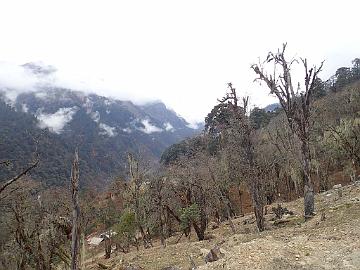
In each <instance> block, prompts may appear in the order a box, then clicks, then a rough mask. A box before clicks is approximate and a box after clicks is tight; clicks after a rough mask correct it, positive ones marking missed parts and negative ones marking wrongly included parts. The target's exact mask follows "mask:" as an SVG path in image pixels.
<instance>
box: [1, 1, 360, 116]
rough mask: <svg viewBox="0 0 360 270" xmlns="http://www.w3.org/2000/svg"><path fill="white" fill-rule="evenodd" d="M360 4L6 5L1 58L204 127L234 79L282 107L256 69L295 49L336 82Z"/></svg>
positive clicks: (353, 42) (356, 48)
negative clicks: (270, 55) (164, 108)
mask: <svg viewBox="0 0 360 270" xmlns="http://www.w3.org/2000/svg"><path fill="white" fill-rule="evenodd" d="M359 10H360V5H359V4H357V1H346V0H342V1H329V0H328V1H319V0H318V1H315V0H312V1H304V0H302V1H296V2H295V1H269V0H264V1H240V0H238V1H226V0H221V1H220V0H218V1H211V0H201V1H200V0H191V1H187V0H181V1H180V0H179V1H172V0H164V1H156V0H151V1H150V0H143V1H136V0H128V1H120V0H117V1H110V0H105V1H104V0H103V1H100V0H99V1H91V0H84V1H80V0H71V1H65V0H59V1H55V0H53V1H49V0H44V1H35V0H32V1H29V0H24V1H16V0H2V1H1V2H0V30H1V31H0V37H1V38H0V61H3V62H8V63H14V64H23V63H26V62H33V61H35V62H37V61H41V62H44V63H46V64H50V65H53V66H55V67H56V68H57V69H58V72H59V74H61V75H59V76H61V77H62V78H64V79H65V78H66V80H67V82H69V84H72V83H73V85H74V86H78V87H80V88H81V86H82V88H84V89H83V90H85V89H89V90H95V91H96V92H98V93H99V94H102V95H106V96H112V97H117V98H122V99H125V98H126V99H131V100H134V101H140V102H143V101H146V100H151V99H160V100H162V101H164V102H165V103H166V104H167V105H168V106H169V107H171V108H173V109H174V110H175V111H176V112H177V113H179V114H180V115H182V116H184V117H185V118H186V119H187V120H189V121H199V120H200V121H201V120H203V118H204V117H205V116H206V114H207V113H208V112H209V110H210V109H211V108H212V106H214V105H215V104H216V99H217V98H219V97H221V96H222V95H224V93H225V91H226V84H227V83H228V82H233V84H234V85H235V87H236V88H237V89H238V90H239V92H240V94H249V95H250V96H251V97H252V100H251V101H252V104H253V105H260V106H263V105H266V104H268V103H271V102H272V101H273V100H272V99H271V97H269V96H268V95H267V94H266V89H264V88H262V87H260V86H259V85H258V84H254V83H253V79H254V74H253V73H252V71H251V70H250V65H251V64H252V63H255V62H257V61H258V57H261V58H262V59H264V58H265V57H266V54H267V52H268V51H270V50H274V49H276V48H277V47H279V46H281V44H282V42H284V41H287V42H288V49H289V52H288V53H289V55H298V56H305V57H307V58H308V59H309V60H310V61H311V62H312V63H319V62H320V61H321V60H323V59H325V60H326V62H325V66H324V71H323V74H322V77H323V78H324V79H326V78H327V77H328V76H329V75H331V74H333V73H334V72H335V70H336V68H338V67H340V66H350V65H351V60H352V59H354V58H355V57H360V35H359V26H360V24H359Z"/></svg>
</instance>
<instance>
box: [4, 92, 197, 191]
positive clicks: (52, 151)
mask: <svg viewBox="0 0 360 270" xmlns="http://www.w3.org/2000/svg"><path fill="white" fill-rule="evenodd" d="M11 94H12V90H11V89H2V90H0V125H1V130H0V159H1V160H5V159H12V160H14V162H13V165H12V166H11V167H9V168H6V169H5V170H1V172H0V179H6V178H7V177H9V176H11V175H12V174H14V173H15V172H16V171H17V170H20V168H21V167H23V166H25V165H26V164H27V162H29V159H30V158H31V156H32V153H33V152H35V149H36V144H35V141H38V144H37V147H38V152H39V154H40V159H41V164H40V166H39V167H38V168H37V169H36V170H34V172H33V173H32V177H34V178H38V179H39V180H41V181H43V182H45V183H47V184H49V185H65V184H66V183H67V181H68V179H69V171H70V164H71V158H72V154H73V152H74V149H75V148H76V147H78V148H79V153H80V159H81V176H82V179H81V180H82V183H83V184H84V185H88V186H89V185H92V186H94V185H95V186H98V187H101V186H103V185H104V183H106V182H108V181H109V180H110V179H111V178H112V177H116V176H119V175H124V174H126V172H125V164H126V154H127V153H128V152H133V153H135V154H137V155H140V156H141V157H142V158H143V159H145V160H148V161H150V162H153V163H154V162H155V163H156V162H157V161H158V159H159V157H160V155H161V153H162V152H163V151H164V150H165V149H166V148H167V147H168V146H169V145H171V144H173V143H176V142H178V141H180V140H182V139H184V138H186V137H189V136H193V135H194V134H195V133H197V132H198V131H197V130H194V129H192V128H190V127H188V123H187V122H186V121H185V120H184V119H183V118H181V117H179V116H177V114H176V113H175V112H173V111H172V110H169V109H167V108H166V106H165V105H164V104H163V103H161V102H153V103H149V104H145V105H136V104H134V103H132V102H130V101H120V100H115V99H111V98H106V97H102V96H98V95H95V94H90V95H87V94H85V93H83V92H79V91H73V90H69V89H63V88H55V87H49V86H41V87H39V88H38V89H36V91H22V92H21V93H19V94H18V95H16V96H15V98H14V95H11ZM9 97H10V98H9Z"/></svg>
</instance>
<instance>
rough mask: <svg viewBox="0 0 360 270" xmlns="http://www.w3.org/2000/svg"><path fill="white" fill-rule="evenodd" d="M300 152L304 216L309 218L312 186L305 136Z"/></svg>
mask: <svg viewBox="0 0 360 270" xmlns="http://www.w3.org/2000/svg"><path fill="white" fill-rule="evenodd" d="M301 152H302V157H303V179H304V216H305V218H310V217H312V216H313V215H314V207H315V202H314V186H313V183H312V181H311V166H310V164H311V163H310V160H311V157H310V149H309V142H308V139H307V136H306V138H305V139H303V140H302V146H301Z"/></svg>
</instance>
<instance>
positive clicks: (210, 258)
mask: <svg viewBox="0 0 360 270" xmlns="http://www.w3.org/2000/svg"><path fill="white" fill-rule="evenodd" d="M223 256H224V254H223V253H222V252H221V251H220V248H219V247H218V246H215V247H213V248H212V249H210V252H209V253H208V254H207V255H206V256H205V263H209V262H215V261H217V260H219V259H220V258H221V257H223Z"/></svg>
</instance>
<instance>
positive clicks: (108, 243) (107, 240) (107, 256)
mask: <svg viewBox="0 0 360 270" xmlns="http://www.w3.org/2000/svg"><path fill="white" fill-rule="evenodd" d="M109 236H110V235H109ZM104 242H105V259H110V256H111V240H110V238H108V237H105V241H104Z"/></svg>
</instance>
